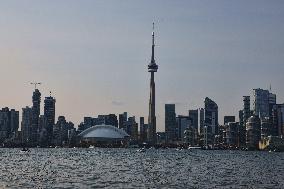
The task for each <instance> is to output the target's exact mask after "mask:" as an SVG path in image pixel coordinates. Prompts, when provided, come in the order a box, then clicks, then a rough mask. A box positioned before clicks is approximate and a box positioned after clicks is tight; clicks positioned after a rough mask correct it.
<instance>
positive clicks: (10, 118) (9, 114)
mask: <svg viewBox="0 0 284 189" xmlns="http://www.w3.org/2000/svg"><path fill="white" fill-rule="evenodd" d="M18 128H19V112H18V111H16V110H15V109H11V110H10V109H9V108H8V107H6V108H2V110H0V142H4V141H5V140H7V139H9V138H12V137H15V135H16V132H17V131H18Z"/></svg>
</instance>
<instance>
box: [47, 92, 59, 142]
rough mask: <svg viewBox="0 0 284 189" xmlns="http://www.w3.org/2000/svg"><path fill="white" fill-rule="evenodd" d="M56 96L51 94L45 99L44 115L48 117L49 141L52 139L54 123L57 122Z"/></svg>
mask: <svg viewBox="0 0 284 189" xmlns="http://www.w3.org/2000/svg"><path fill="white" fill-rule="evenodd" d="M55 102H56V100H55V98H53V97H52V96H51V95H50V96H49V97H45V99H44V117H45V118H46V132H47V143H48V144H50V143H51V140H52V133H53V125H54V124H55Z"/></svg>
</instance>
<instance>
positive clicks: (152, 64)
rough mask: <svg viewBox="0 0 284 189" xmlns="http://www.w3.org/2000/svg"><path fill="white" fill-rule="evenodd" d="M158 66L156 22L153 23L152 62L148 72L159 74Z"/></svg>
mask: <svg viewBox="0 0 284 189" xmlns="http://www.w3.org/2000/svg"><path fill="white" fill-rule="evenodd" d="M157 70H158V65H157V64H156V61H155V33H154V22H153V31H152V55H151V62H150V63H149V65H148V72H157Z"/></svg>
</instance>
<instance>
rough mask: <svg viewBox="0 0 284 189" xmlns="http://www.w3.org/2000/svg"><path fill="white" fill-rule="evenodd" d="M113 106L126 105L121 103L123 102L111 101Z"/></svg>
mask: <svg viewBox="0 0 284 189" xmlns="http://www.w3.org/2000/svg"><path fill="white" fill-rule="evenodd" d="M111 104H112V105H114V106H123V105H124V104H125V103H124V102H121V101H116V100H113V101H111Z"/></svg>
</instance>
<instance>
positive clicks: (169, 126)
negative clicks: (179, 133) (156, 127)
mask: <svg viewBox="0 0 284 189" xmlns="http://www.w3.org/2000/svg"><path fill="white" fill-rule="evenodd" d="M176 128H177V125H176V110H175V104H165V137H166V143H171V142H173V141H174V140H176Z"/></svg>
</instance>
